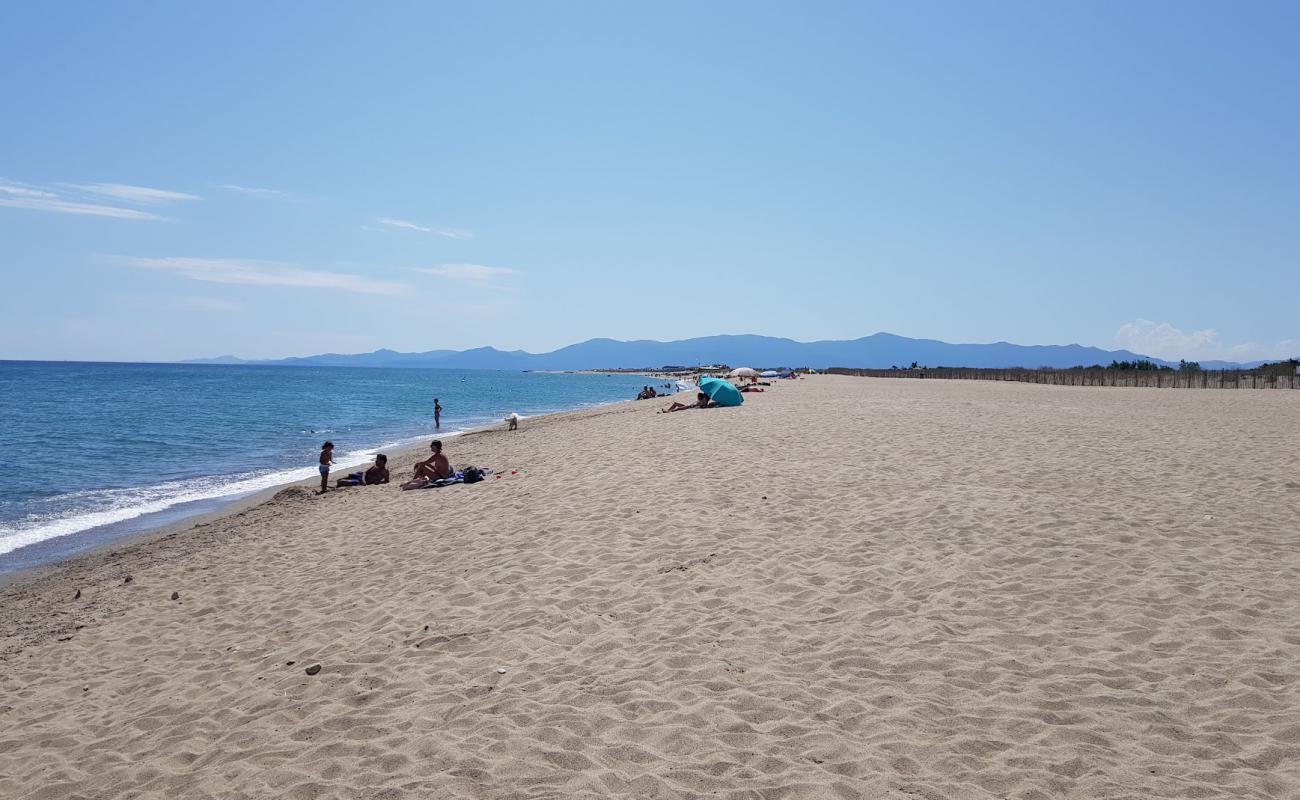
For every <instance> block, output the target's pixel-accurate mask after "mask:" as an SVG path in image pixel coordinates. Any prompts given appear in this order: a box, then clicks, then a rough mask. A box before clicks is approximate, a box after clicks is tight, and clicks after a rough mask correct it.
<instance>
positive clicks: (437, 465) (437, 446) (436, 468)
mask: <svg viewBox="0 0 1300 800" xmlns="http://www.w3.org/2000/svg"><path fill="white" fill-rule="evenodd" d="M429 449H430V450H432V451H433V455H431V456H429V457H428V458H426V459H425V460H423V461H418V462H416V464H415V477H417V478H428V479H429V480H431V481H437V480H442V479H443V478H450V477H451V476H452V474H453V470H452V468H451V462H450V461H448V460H447V457H446V456H444V455H443V454H442V441H441V440H440V439H434V440H433V441H432V442H430V443H429Z"/></svg>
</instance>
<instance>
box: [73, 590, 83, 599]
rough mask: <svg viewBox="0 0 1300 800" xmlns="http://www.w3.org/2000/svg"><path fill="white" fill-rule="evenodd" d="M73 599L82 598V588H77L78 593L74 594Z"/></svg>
mask: <svg viewBox="0 0 1300 800" xmlns="http://www.w3.org/2000/svg"><path fill="white" fill-rule="evenodd" d="M72 599H73V600H80V599H81V590H80V589H78V590H77V593H76V594H74V595H73V596H72Z"/></svg>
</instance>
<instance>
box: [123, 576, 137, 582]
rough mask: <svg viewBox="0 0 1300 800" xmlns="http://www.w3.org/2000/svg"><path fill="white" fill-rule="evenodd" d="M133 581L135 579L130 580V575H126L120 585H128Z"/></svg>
mask: <svg viewBox="0 0 1300 800" xmlns="http://www.w3.org/2000/svg"><path fill="white" fill-rule="evenodd" d="M133 580H135V578H132V577H131V576H130V575H127V576H126V578H125V579H123V581H122V583H130V582H131V581H133Z"/></svg>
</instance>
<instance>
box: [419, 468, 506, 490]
mask: <svg viewBox="0 0 1300 800" xmlns="http://www.w3.org/2000/svg"><path fill="white" fill-rule="evenodd" d="M479 474H481V475H491V474H492V470H490V469H488V468H487V467H479ZM479 480H482V478H480V479H479ZM464 482H465V472H464V471H463V470H457V471H456V474H454V475H452V476H451V477H450V478H439V479H438V480H436V481H429V482H428V483H426V484H425V485H423V486H421V487H419V488H421V489H441V488H442V487H443V486H455V485H456V484H458V483H464Z"/></svg>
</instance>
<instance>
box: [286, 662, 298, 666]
mask: <svg viewBox="0 0 1300 800" xmlns="http://www.w3.org/2000/svg"><path fill="white" fill-rule="evenodd" d="M297 663H298V662H297V661H286V662H284V665H285V666H286V667H292V666H293V665H294V664H297Z"/></svg>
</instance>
